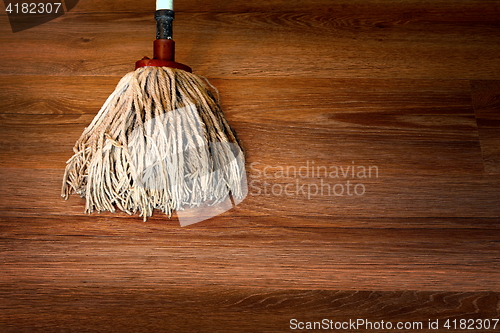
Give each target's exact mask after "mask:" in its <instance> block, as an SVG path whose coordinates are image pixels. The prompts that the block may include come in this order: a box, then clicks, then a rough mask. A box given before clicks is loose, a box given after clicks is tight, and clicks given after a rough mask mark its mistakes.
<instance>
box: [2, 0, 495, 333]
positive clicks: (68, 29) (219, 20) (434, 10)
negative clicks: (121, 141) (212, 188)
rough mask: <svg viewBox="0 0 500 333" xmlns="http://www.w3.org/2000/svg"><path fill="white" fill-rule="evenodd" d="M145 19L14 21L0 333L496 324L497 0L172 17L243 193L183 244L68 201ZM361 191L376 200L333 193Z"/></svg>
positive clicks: (91, 6) (135, 52)
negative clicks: (66, 189)
mask: <svg viewBox="0 0 500 333" xmlns="http://www.w3.org/2000/svg"><path fill="white" fill-rule="evenodd" d="M140 7H141V8H140V9H139V8H137V1H131V0H125V1H120V2H118V1H115V0H110V1H101V0H80V1H79V3H78V5H77V6H76V7H75V8H74V9H73V10H72V11H71V12H70V13H67V14H65V15H64V16H62V17H60V18H58V19H56V20H54V21H52V22H49V23H46V24H44V25H41V26H38V27H35V28H32V29H29V30H25V31H22V32H19V33H15V34H14V33H12V32H11V30H10V26H9V23H8V18H7V16H6V15H0V45H1V50H2V52H0V60H1V61H0V87H1V89H0V331H1V332H8V333H11V332H12V333H18V332H44V333H45V332H189V333H192V332H287V331H293V330H291V329H290V319H292V318H296V319H298V320H301V321H320V320H323V319H325V318H327V319H330V320H334V321H348V320H349V319H352V320H356V319H358V318H362V319H368V320H371V321H381V320H384V321H386V322H387V321H391V322H398V321H408V322H422V323H424V327H423V329H422V330H419V331H422V332H431V331H432V332H434V331H436V330H429V329H428V327H427V326H426V325H427V324H428V321H429V320H439V321H440V322H441V324H443V323H444V321H445V320H447V319H451V320H453V319H486V318H489V319H494V318H500V273H499V272H500V260H499V255H498V253H500V242H499V239H500V238H499V237H500V205H499V203H500V192H499V191H498V189H499V188H500V172H499V170H500V162H499V161H500V160H499V158H498V157H499V147H500V132H499V128H498V127H499V120H500V118H499V117H500V116H499V115H500V113H499V110H500V103H499V95H500V94H499V91H500V83H499V80H498V78H499V77H500V63H499V56H498V55H499V54H500V21H499V20H498V17H499V16H500V4H499V2H498V1H489V0H476V1H473V0H464V1H459V2H457V1H452V0H433V1H427V0H409V1H404V2H403V1H399V0H369V1H365V0H350V1H347V0H335V1H329V0H328V1H327V0H319V1H316V0H315V1H311V0H304V1H283V0H269V1H251V2H248V1H246V2H243V1H226V2H224V1H211V2H206V1H199V0H185V1H178V2H177V4H176V12H177V16H176V21H175V39H176V42H177V60H178V61H180V62H183V63H186V64H189V65H190V66H192V67H193V68H194V70H195V72H196V73H198V74H201V75H204V76H206V77H208V79H209V80H210V82H211V83H212V84H214V85H215V86H216V87H217V89H218V90H219V92H220V97H221V101H222V105H223V109H224V112H225V115H226V117H227V119H228V120H229V121H230V123H231V124H232V126H233V127H234V128H235V129H236V130H237V132H238V134H239V136H240V138H241V140H242V141H243V143H244V145H245V148H246V152H247V165H246V166H247V176H248V181H249V195H248V196H247V198H246V199H245V200H244V201H243V202H242V203H241V204H239V205H238V206H236V207H234V208H233V209H231V210H229V211H227V212H225V213H223V214H221V215H219V216H216V217H213V218H211V219H208V220H206V221H203V222H202V223H198V224H195V225H192V226H190V227H186V228H181V227H180V226H179V221H178V218H177V216H176V215H174V216H173V217H172V218H170V219H169V218H167V217H166V216H164V215H162V214H159V213H157V214H155V215H154V216H153V217H152V218H151V219H149V220H148V221H147V222H146V223H144V222H142V220H141V219H140V218H138V217H136V216H128V215H126V214H124V213H115V214H112V213H101V214H92V215H90V216H89V215H86V214H84V212H83V210H84V201H83V200H82V199H81V198H79V197H77V196H72V197H71V198H70V199H69V200H68V201H64V200H63V199H62V198H61V197H60V193H59V191H60V187H61V181H62V174H63V171H64V167H65V161H66V160H67V159H68V158H69V157H70V156H71V154H72V147H73V144H74V142H75V141H76V139H77V138H78V137H79V136H80V134H81V132H82V131H83V129H84V127H85V126H87V125H88V124H89V123H90V121H91V120H92V118H93V117H94V115H95V114H96V113H97V111H98V110H99V108H100V107H101V105H102V104H103V102H104V101H105V99H106V98H107V97H108V96H109V94H110V93H111V92H112V91H113V89H114V87H115V86H116V84H117V82H118V81H119V79H120V78H121V77H122V76H123V75H124V74H125V73H127V72H129V71H130V70H132V69H133V65H134V62H135V61H136V60H138V59H140V58H142V57H143V56H144V55H151V52H152V50H151V48H152V45H151V44H152V40H153V38H154V21H153V19H152V11H153V10H154V1H150V0H148V1H145V2H144V3H141V6H140ZM370 166H372V167H376V169H375V170H376V173H374V174H372V175H371V176H370V177H361V176H359V175H358V174H352V173H349V172H347V170H349V171H351V170H352V169H350V168H354V167H365V168H369V167H370ZM322 168H323V169H322ZM348 168H349V169H348ZM325 170H327V171H325ZM333 170H337V172H338V173H337V177H332V173H331V172H332V171H333ZM356 170H359V169H356ZM348 182H349V184H351V185H352V186H355V185H358V186H360V185H362V186H363V187H362V189H364V190H365V191H364V193H363V194H362V195H358V194H356V193H355V192H354V193H353V192H350V193H351V195H349V194H348V193H347V192H343V193H342V195H338V192H335V189H337V191H338V189H339V188H342V189H344V191H345V190H346V189H347V184H348ZM335 186H336V187H335ZM339 186H340V187H339ZM359 188H360V187H358V189H359ZM350 190H351V191H353V190H354V188H353V187H351V188H350ZM321 191H323V192H321ZM332 191H333V192H332ZM497 329H498V328H497ZM296 331H306V330H296ZM344 331H346V332H358V331H359V330H352V329H348V330H344ZM364 331H370V330H364ZM389 331H391V332H394V331H400V330H389ZM406 331H407V330H406ZM437 331H439V332H445V331H447V332H464V330H453V329H452V330H446V329H444V328H443V327H442V326H441V329H440V330H437ZM474 331H476V332H479V331H480V330H474ZM483 331H484V330H483ZM485 332H491V330H488V331H485Z"/></svg>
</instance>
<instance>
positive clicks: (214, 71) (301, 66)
mask: <svg viewBox="0 0 500 333" xmlns="http://www.w3.org/2000/svg"><path fill="white" fill-rule="evenodd" d="M445 4H447V5H445V6H443V7H440V6H439V7H438V8H436V7H433V5H431V4H430V3H426V5H428V6H430V7H428V8H426V7H425V6H422V9H420V10H419V11H418V13H421V14H418V15H424V17H422V18H418V19H415V20H413V19H412V16H411V15H410V14H409V13H411V10H410V9H409V8H408V9H406V8H403V7H399V8H400V10H403V9H404V12H403V13H401V12H399V13H396V14H394V15H390V11H389V12H388V14H383V13H384V12H386V11H387V8H385V7H384V6H378V5H375V7H374V6H361V5H360V7H359V8H357V10H356V11H352V8H350V7H349V8H347V9H345V11H343V12H340V13H337V12H335V11H333V12H319V13H309V12H305V13H301V14H297V13H293V12H292V13H290V12H283V13H281V12H278V13H274V12H266V13H255V12H249V13H247V12H245V13H187V12H186V13H180V14H179V15H178V17H177V20H176V37H175V39H176V40H177V52H178V56H177V59H178V61H180V62H183V63H186V64H188V65H190V66H192V67H193V69H194V71H195V72H196V73H199V74H201V75H204V76H208V77H235V76H236V77H241V76H245V77H248V76H253V77H268V76H279V77H290V76H294V77H321V78H331V77H337V78H342V77H344V78H347V77H351V78H352V77H358V78H449V79H477V80H479V79H483V80H484V79H496V78H498V76H499V75H500V66H499V65H498V61H497V54H499V53H500V37H499V36H500V33H499V29H500V27H499V25H498V21H496V20H494V19H490V18H486V19H484V14H485V13H488V15H490V14H491V15H496V14H498V5H493V6H492V8H491V10H490V11H488V12H485V11H480V9H481V8H484V6H486V5H484V6H478V7H477V8H476V10H475V11H474V10H471V11H468V9H469V8H468V7H470V6H471V4H472V2H469V3H468V6H466V7H461V6H457V7H456V8H455V7H454V6H452V5H451V3H450V2H448V3H445ZM420 5H421V4H420ZM453 8H455V10H454V9H453ZM457 8H458V9H457ZM450 10H451V12H450ZM456 10H459V11H461V14H460V15H458V16H459V18H458V19H456V20H455V19H453V20H452V18H453V16H448V15H452V14H453V13H454V12H455V11H456ZM360 11H361V12H360ZM434 11H437V12H438V13H434ZM427 12H431V13H433V14H432V15H435V16H433V17H425V13H427ZM448 12H450V13H451V14H450V13H448ZM405 13H406V14H405ZM445 13H446V14H445ZM479 13H481V14H480V15H479ZM495 13H496V14H495ZM380 15H382V16H380ZM388 15H389V16H388ZM408 15H410V16H408ZM418 15H417V16H418ZM439 15H445V18H444V21H443V19H439V20H438V19H437V18H438V17H439ZM491 17H498V15H496V16H491ZM0 27H1V31H2V33H1V34H0V36H1V37H0V43H1V44H2V49H3V52H4V53H3V54H4V55H5V57H4V58H3V59H2V62H0V73H3V74H10V75H20V74H24V75H28V74H38V75H123V74H125V73H126V72H128V71H130V70H132V69H133V66H134V63H135V61H137V60H139V59H141V58H142V57H143V56H144V55H151V44H152V41H153V38H154V22H152V18H151V14H145V13H119V14H111V13H95V14H94V13H93V14H87V13H69V14H67V15H64V16H63V17H61V18H58V19H56V20H55V21H52V22H50V23H47V24H45V25H42V26H39V27H36V28H34V29H30V30H26V31H24V32H22V34H13V33H11V32H10V31H9V29H10V28H9V26H8V22H7V17H6V16H2V17H1V18H0ZM68 27H70V29H71V30H68ZM69 31H70V33H69ZM125 31H133V32H134V33H133V34H132V35H131V34H127V33H124V32H125ZM40 35H43V36H48V37H47V38H46V39H44V43H43V44H41V43H38V41H39V38H40ZM34 45H36V50H37V52H36V54H33V47H34ZM55 50H57V51H55ZM277 50H279V51H278V52H277ZM20 62H22V63H23V66H18V65H17V64H19V63H20ZM54 64H57V65H54Z"/></svg>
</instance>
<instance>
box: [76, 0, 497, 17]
mask: <svg viewBox="0 0 500 333" xmlns="http://www.w3.org/2000/svg"><path fill="white" fill-rule="evenodd" d="M499 8H500V7H499V5H498V3H497V2H496V1H494V0H464V1H461V2H460V3H457V2H456V1H453V0H439V1H436V0H424V1H422V0H409V1H405V2H404V3H401V1H398V0H371V1H369V2H367V1H364V0H335V1H330V0H301V1H294V2H293V3H290V2H289V1H287V0H268V1H251V2H248V1H247V2H244V1H212V2H207V1H202V0H183V1H177V2H176V3H175V11H176V12H177V13H184V12H209V13H234V12H236V13H246V12H259V13H264V12H267V13H268V12H314V13H317V12H320V13H325V12H327V13H333V14H335V13H343V12H373V11H376V13H377V14H379V15H380V14H383V15H391V14H392V13H397V14H399V13H400V12H402V13H405V14H406V19H417V18H420V17H426V18H427V17H433V18H435V19H439V20H441V21H442V20H444V19H446V18H448V19H452V20H453V21H461V20H463V19H464V18H469V17H471V16H472V15H474V16H476V17H479V18H482V19H481V21H482V22H485V21H488V20H490V21H496V19H497V17H496V16H495V14H496V12H497V11H498V10H499ZM154 10H155V2H154V1H153V0H147V1H143V3H141V6H138V5H137V2H135V1H133V0H120V1H118V0H106V1H98V0H80V1H79V2H78V5H77V6H76V7H74V9H73V10H72V11H73V12H81V13H95V12H132V13H137V12H152V11H154Z"/></svg>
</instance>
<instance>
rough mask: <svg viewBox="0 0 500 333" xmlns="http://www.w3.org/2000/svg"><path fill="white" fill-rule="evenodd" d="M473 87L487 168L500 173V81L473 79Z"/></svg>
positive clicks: (475, 108)
mask: <svg viewBox="0 0 500 333" xmlns="http://www.w3.org/2000/svg"><path fill="white" fill-rule="evenodd" d="M471 87H472V100H473V103H474V110H475V112H476V118H477V126H478V130H479V137H480V140H481V149H482V152H483V159H484V163H485V170H486V171H487V172H489V173H500V135H499V133H500V82H498V81H472V82H471Z"/></svg>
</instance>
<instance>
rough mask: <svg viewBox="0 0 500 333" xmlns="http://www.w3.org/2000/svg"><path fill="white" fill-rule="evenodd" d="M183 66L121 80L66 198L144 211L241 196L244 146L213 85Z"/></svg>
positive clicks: (76, 165) (84, 145)
mask: <svg viewBox="0 0 500 333" xmlns="http://www.w3.org/2000/svg"><path fill="white" fill-rule="evenodd" d="M207 84H208V83H207V82H205V81H204V80H203V79H201V78H200V77H198V76H196V75H194V74H191V73H188V72H186V71H183V70H180V69H173V68H167V67H141V68H138V69H137V70H135V71H134V72H131V73H128V74H127V75H125V76H124V77H123V78H122V80H121V81H120V82H119V83H118V85H117V87H116V89H115V91H114V92H113V93H112V94H111V96H110V97H109V98H108V100H107V101H106V102H105V103H104V105H103V107H102V108H101V110H100V111H99V113H98V114H97V115H96V117H95V118H94V120H93V121H92V123H91V124H90V125H89V126H88V127H87V128H86V129H85V130H84V132H83V134H82V135H81V137H80V139H79V140H78V141H77V143H76V145H75V147H74V149H73V150H74V153H75V154H74V155H73V157H71V159H69V161H68V162H67V166H66V171H65V174H64V179H63V187H62V196H63V197H64V198H65V199H67V198H68V197H69V195H70V194H71V193H73V192H74V193H77V194H78V195H80V196H81V197H83V198H85V199H86V207H85V211H86V212H87V213H92V212H94V211H97V212H101V211H110V212H115V210H116V209H117V208H118V209H120V210H122V211H124V212H126V213H128V214H137V213H139V214H140V215H141V216H142V217H143V218H144V221H146V219H147V218H148V217H150V216H151V215H152V214H153V210H154V209H158V210H161V211H163V212H164V213H165V214H167V215H168V216H171V214H172V212H173V211H179V210H183V209H185V208H193V207H199V206H201V205H216V204H218V203H220V202H222V201H224V200H227V197H228V195H232V196H233V197H234V198H236V199H242V198H243V197H244V195H245V193H244V191H245V188H244V187H245V186H246V184H245V183H244V182H243V181H242V180H243V179H245V168H244V159H243V150H242V148H241V146H240V144H239V141H238V139H237V138H236V135H235V133H234V132H233V130H232V129H231V127H230V126H229V124H228V122H227V121H226V119H225V118H224V115H223V113H222V111H221V108H220V106H219V103H218V101H217V99H216V98H215V97H214V94H213V93H212V91H211V89H214V88H213V87H212V86H210V85H209V84H208V85H207Z"/></svg>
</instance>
